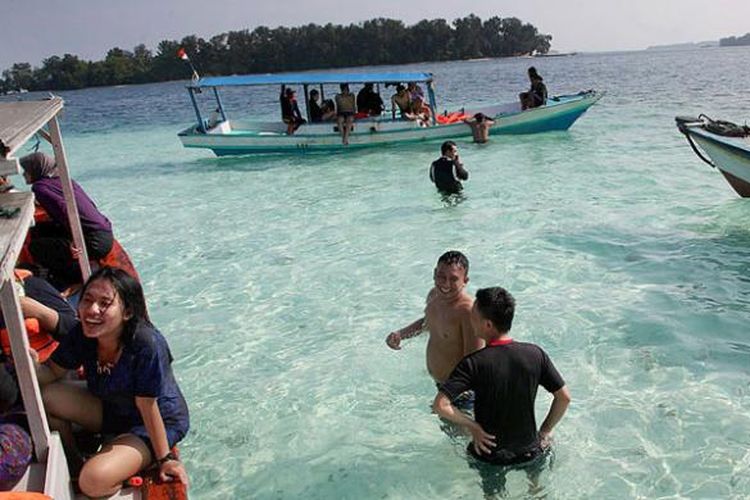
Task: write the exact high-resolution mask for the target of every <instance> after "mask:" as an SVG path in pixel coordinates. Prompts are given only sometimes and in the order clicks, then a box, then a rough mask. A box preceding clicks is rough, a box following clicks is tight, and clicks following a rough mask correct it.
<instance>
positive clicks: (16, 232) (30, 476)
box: [0, 97, 187, 500]
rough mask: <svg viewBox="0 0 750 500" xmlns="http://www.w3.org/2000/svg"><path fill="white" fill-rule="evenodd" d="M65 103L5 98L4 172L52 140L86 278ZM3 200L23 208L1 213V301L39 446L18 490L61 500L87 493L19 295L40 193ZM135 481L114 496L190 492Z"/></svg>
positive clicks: (1, 127)
mask: <svg viewBox="0 0 750 500" xmlns="http://www.w3.org/2000/svg"><path fill="white" fill-rule="evenodd" d="M62 109H63V100H62V99H61V98H59V97H53V98H51V99H47V100H43V101H15V102H4V103H0V176H6V175H13V174H18V173H20V167H19V162H18V158H16V157H15V154H16V153H17V152H19V151H20V150H21V148H22V147H23V145H24V144H25V143H26V142H27V141H28V140H29V139H31V138H32V137H33V136H34V135H39V136H40V137H42V138H43V139H44V140H46V141H48V142H49V143H50V144H52V147H53V150H54V155H55V161H56V163H57V171H58V173H59V175H60V179H61V181H62V186H63V194H64V196H65V202H66V208H67V212H68V221H69V223H70V227H71V229H72V233H73V241H74V243H75V245H76V246H77V247H78V248H80V249H81V256H80V259H79V264H80V266H81V274H82V275H83V277H84V279H86V278H88V277H89V276H90V275H91V269H90V267H89V260H88V256H87V255H86V245H84V244H83V241H84V240H83V232H82V230H81V224H80V219H79V217H78V208H77V206H76V203H75V197H74V196H73V186H72V184H71V181H70V175H69V170H68V163H67V158H66V155H65V148H64V145H63V141H62V134H61V132H60V125H59V123H58V119H57V116H58V114H59V113H60V112H61V111H62ZM0 206H2V207H3V208H5V209H7V210H11V211H13V210H14V209H16V208H18V209H19V210H18V214H17V215H15V216H14V217H11V218H0V307H2V313H3V317H4V318H5V324H6V327H7V329H8V333H9V337H10V343H11V351H12V353H13V362H14V364H15V370H16V374H17V376H18V383H19V386H20V392H21V398H22V400H23V407H24V410H25V412H26V417H27V420H28V423H29V430H30V431H31V440H32V443H33V449H34V456H33V458H32V463H31V465H30V466H29V468H28V469H27V470H26V473H25V475H24V476H23V477H22V478H21V480H20V481H19V482H18V483H17V484H16V485H15V486H14V488H13V491H14V492H37V493H42V494H44V495H47V496H48V497H50V498H53V499H55V500H69V499H73V498H85V497H83V496H81V495H76V493H75V491H74V488H73V485H72V482H71V480H70V475H69V472H68V464H67V460H66V459H65V453H64V452H63V445H62V441H61V440H60V436H59V434H58V433H57V432H51V431H50V429H49V425H48V423H47V417H46V414H45V411H44V407H43V405H42V398H41V390H40V388H39V383H38V380H37V377H36V370H35V369H34V365H33V362H32V360H31V357H30V356H29V340H28V336H27V334H26V326H25V324H24V319H23V313H22V311H21V305H20V302H19V296H18V292H17V290H16V287H15V286H14V281H15V279H14V277H13V276H14V274H13V270H14V268H15V265H16V259H17V258H18V255H19V252H20V251H21V247H22V245H23V242H24V239H25V238H26V234H27V232H28V229H29V227H30V226H31V224H32V222H33V220H34V195H33V193H31V192H5V193H0ZM7 210H6V211H7ZM139 483H140V484H139ZM131 484H132V485H133V486H131V487H125V488H123V489H122V490H121V491H120V492H119V493H117V494H116V495H115V496H113V497H111V498H127V499H131V500H139V499H146V498H150V499H157V498H170V499H175V500H181V499H185V498H187V494H186V491H185V487H184V485H182V484H180V483H167V484H158V483H157V482H155V481H154V479H153V478H152V477H145V478H141V481H137V480H136V481H131ZM0 496H1V495H0ZM14 498H15V497H14Z"/></svg>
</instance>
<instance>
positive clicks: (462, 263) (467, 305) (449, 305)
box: [385, 251, 484, 384]
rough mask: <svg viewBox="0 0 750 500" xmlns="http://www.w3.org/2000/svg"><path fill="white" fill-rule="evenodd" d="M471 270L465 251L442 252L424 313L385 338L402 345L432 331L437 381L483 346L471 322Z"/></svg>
mask: <svg viewBox="0 0 750 500" xmlns="http://www.w3.org/2000/svg"><path fill="white" fill-rule="evenodd" d="M468 273H469V260H468V259H467V258H466V256H465V255H464V254H462V253H461V252H457V251H450V252H446V253H444V254H443V255H441V256H440V258H439V259H438V263H437V267H436V268H435V272H434V275H433V277H434V280H435V286H434V287H433V288H432V290H430V293H429V294H428V295H427V305H426V306H425V310H424V313H425V314H424V317H422V318H419V319H418V320H417V321H415V322H413V323H411V324H410V325H408V326H405V327H404V328H401V329H400V330H396V331H395V332H391V333H390V334H389V335H388V337H387V338H386V340H385V341H386V344H388V347H390V348H391V349H401V341H402V340H403V339H408V338H411V337H416V336H417V335H419V334H420V333H422V332H423V331H424V330H427V331H429V333H430V338H429V340H428V342H427V370H428V371H429V372H430V375H431V376H432V378H433V379H435V382H436V383H437V384H442V383H443V382H445V381H446V380H448V377H449V376H450V374H451V372H452V371H453V369H454V368H455V367H456V365H457V364H458V362H459V361H461V360H462V359H463V357H464V356H466V355H467V354H471V353H472V352H474V351H476V350H478V349H481V348H482V347H484V341H483V340H482V339H480V338H479V337H477V336H475V335H474V330H473V329H472V326H471V308H472V306H473V304H474V299H472V297H471V296H470V295H469V294H468V293H466V284H467V283H468V282H469V276H468Z"/></svg>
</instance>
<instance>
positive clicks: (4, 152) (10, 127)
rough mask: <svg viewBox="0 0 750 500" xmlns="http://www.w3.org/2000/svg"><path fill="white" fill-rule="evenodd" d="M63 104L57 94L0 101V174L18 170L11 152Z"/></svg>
mask: <svg viewBox="0 0 750 500" xmlns="http://www.w3.org/2000/svg"><path fill="white" fill-rule="evenodd" d="M62 107H63V100H62V98H60V97H53V98H52V99H48V100H45V101H18V102H2V103H0V175H11V174H17V173H18V161H17V159H16V158H14V157H13V155H14V153H15V152H16V151H17V150H18V149H19V148H20V147H21V146H23V145H24V144H25V143H26V141H28V140H29V139H30V138H31V137H32V136H33V135H34V134H35V133H36V132H37V131H38V130H39V129H41V128H43V127H44V126H45V125H46V124H47V122H48V121H50V119H52V118H53V117H54V116H55V115H57V113H59V112H60V110H61V109H62Z"/></svg>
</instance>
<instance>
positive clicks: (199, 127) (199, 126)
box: [188, 88, 206, 134]
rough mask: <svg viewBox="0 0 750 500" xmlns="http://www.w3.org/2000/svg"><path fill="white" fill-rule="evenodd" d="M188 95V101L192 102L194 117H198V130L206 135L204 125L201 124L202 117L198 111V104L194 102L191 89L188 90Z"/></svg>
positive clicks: (193, 92)
mask: <svg viewBox="0 0 750 500" xmlns="http://www.w3.org/2000/svg"><path fill="white" fill-rule="evenodd" d="M188 93H189V94H190V100H191V101H193V109H194V110H195V116H196V117H198V130H199V131H201V132H203V133H204V134H205V133H206V124H205V123H203V117H202V116H201V110H200V109H198V103H197V102H196V101H195V91H194V90H193V89H192V88H188Z"/></svg>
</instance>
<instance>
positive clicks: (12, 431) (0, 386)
mask: <svg viewBox="0 0 750 500" xmlns="http://www.w3.org/2000/svg"><path fill="white" fill-rule="evenodd" d="M7 362H8V360H7V359H3V355H2V354H0V450H1V452H0V491H11V490H12V489H13V487H14V486H15V485H16V484H17V483H18V481H20V480H21V478H22V477H23V476H24V474H26V469H28V468H29V464H31V452H32V446H31V437H30V436H29V433H28V432H27V430H26V429H24V428H23V427H22V425H26V424H25V423H23V421H24V420H25V419H24V418H21V421H19V418H18V417H19V415H18V414H17V413H15V412H14V411H11V410H12V409H13V408H14V406H15V405H16V403H17V401H18V384H17V382H16V380H15V378H14V377H13V375H11V373H10V371H9V370H8V369H7V368H6V363H7ZM19 424H21V425H19Z"/></svg>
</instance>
